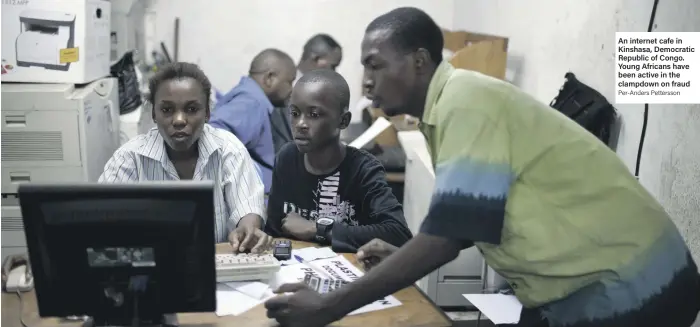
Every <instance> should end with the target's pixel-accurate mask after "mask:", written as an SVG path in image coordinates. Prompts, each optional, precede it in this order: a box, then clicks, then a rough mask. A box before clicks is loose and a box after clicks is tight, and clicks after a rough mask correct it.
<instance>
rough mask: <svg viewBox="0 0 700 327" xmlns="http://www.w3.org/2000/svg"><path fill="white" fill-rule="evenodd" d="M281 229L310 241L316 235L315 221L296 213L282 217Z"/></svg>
mask: <svg viewBox="0 0 700 327" xmlns="http://www.w3.org/2000/svg"><path fill="white" fill-rule="evenodd" d="M282 230H283V231H284V232H286V233H287V234H289V235H291V236H294V237H295V238H297V239H300V240H302V241H311V240H313V239H314V236H316V223H314V222H312V221H310V220H306V219H304V218H302V217H301V216H299V215H298V214H296V213H289V214H287V216H286V217H284V218H283V219H282Z"/></svg>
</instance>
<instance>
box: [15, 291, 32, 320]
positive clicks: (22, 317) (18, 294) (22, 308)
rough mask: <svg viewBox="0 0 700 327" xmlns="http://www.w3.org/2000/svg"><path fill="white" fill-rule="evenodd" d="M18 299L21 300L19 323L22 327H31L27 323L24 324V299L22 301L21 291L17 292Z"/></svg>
mask: <svg viewBox="0 0 700 327" xmlns="http://www.w3.org/2000/svg"><path fill="white" fill-rule="evenodd" d="M17 298H18V299H19V323H20V324H22V327H29V326H27V323H26V322H24V302H23V301H24V299H22V293H21V292H20V291H17Z"/></svg>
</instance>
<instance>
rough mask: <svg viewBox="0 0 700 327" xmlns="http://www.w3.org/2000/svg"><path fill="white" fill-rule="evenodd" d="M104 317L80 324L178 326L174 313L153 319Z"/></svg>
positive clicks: (85, 326)
mask: <svg viewBox="0 0 700 327" xmlns="http://www.w3.org/2000/svg"><path fill="white" fill-rule="evenodd" d="M127 320H128V319H124V320H122V319H118V320H114V319H104V318H100V317H97V318H88V319H87V320H85V322H84V323H83V324H82V327H178V323H177V317H176V316H175V314H164V315H161V316H160V317H159V318H153V319H144V318H139V319H134V320H128V321H127Z"/></svg>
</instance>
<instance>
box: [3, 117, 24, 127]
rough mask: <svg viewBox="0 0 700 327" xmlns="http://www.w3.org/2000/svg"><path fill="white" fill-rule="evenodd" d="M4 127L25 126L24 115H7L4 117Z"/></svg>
mask: <svg viewBox="0 0 700 327" xmlns="http://www.w3.org/2000/svg"><path fill="white" fill-rule="evenodd" d="M5 125H7V126H27V116H25V115H7V116H5Z"/></svg>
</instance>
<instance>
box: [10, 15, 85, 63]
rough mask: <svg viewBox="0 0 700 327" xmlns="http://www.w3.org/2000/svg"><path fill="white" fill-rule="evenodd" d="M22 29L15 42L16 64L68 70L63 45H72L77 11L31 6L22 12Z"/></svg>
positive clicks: (20, 16) (70, 46) (68, 46)
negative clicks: (60, 10)
mask: <svg viewBox="0 0 700 327" xmlns="http://www.w3.org/2000/svg"><path fill="white" fill-rule="evenodd" d="M19 22H20V33H19V36H17V42H16V44H15V50H16V55H17V56H16V59H17V65H18V66H21V67H29V66H38V67H44V68H46V69H51V70H62V71H67V70H68V68H69V67H70V62H65V63H63V62H61V58H60V57H61V56H60V54H61V49H67V48H73V47H74V42H75V14H71V13H64V12H56V11H48V10H38V9H28V10H25V11H23V12H21V13H20V15H19Z"/></svg>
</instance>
